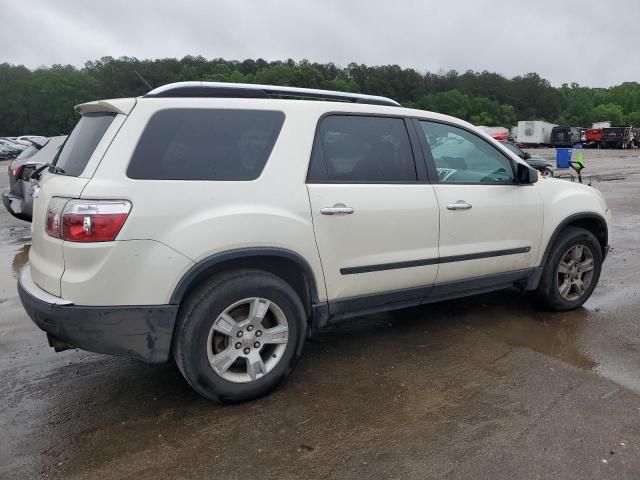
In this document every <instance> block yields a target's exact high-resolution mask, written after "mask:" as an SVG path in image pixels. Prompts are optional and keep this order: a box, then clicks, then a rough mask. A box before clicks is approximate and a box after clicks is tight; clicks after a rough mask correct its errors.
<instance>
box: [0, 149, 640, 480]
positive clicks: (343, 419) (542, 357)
mask: <svg viewBox="0 0 640 480" xmlns="http://www.w3.org/2000/svg"><path fill="white" fill-rule="evenodd" d="M531 153H535V154H537V155H544V156H549V157H550V158H551V157H552V156H553V151H552V150H545V149H539V150H534V151H531ZM585 160H586V164H587V170H586V171H585V173H586V174H587V175H591V176H592V180H593V185H594V186H595V187H597V188H599V189H600V190H602V192H604V194H605V195H606V197H607V199H608V202H609V206H610V208H611V209H612V211H613V214H614V222H615V225H614V230H613V232H612V233H611V244H612V247H613V249H612V252H611V254H610V256H609V257H608V259H607V261H606V262H605V266H604V269H603V273H602V277H601V280H600V284H599V286H598V288H597V289H596V290H595V293H594V295H593V297H592V298H591V299H590V300H589V301H588V302H587V304H586V305H585V308H582V309H580V310H577V311H574V312H568V313H548V312H541V311H537V310H536V309H535V308H534V307H532V306H531V305H530V303H529V302H528V300H527V298H526V297H525V296H523V295H522V294H520V293H518V292H516V291H503V292H498V293H494V294H490V295H483V296H478V297H474V298H469V299H464V300H455V301H450V302H446V303H442V304H438V305H430V306H427V307H423V308H416V309H410V310H405V311H401V312H396V313H392V314H384V315H375V316H370V317H365V318H362V319H359V320H355V321H352V322H349V323H345V324H342V325H340V326H338V327H335V328H333V329H331V330H328V331H324V332H321V333H320V334H319V335H318V336H317V338H315V339H314V340H313V341H309V342H308V343H307V345H306V347H305V352H304V353H303V356H302V361H301V362H300V364H299V366H298V368H297V370H296V371H295V372H294V374H293V376H292V377H291V378H290V379H289V380H288V381H287V382H286V383H285V384H284V385H282V386H281V388H280V389H279V390H277V391H276V392H275V393H274V394H273V395H271V396H270V397H268V398H264V399H261V400H258V401H255V402H251V403H247V404H243V405H237V406H220V405H214V404H210V403H208V402H206V401H205V400H203V399H201V398H200V397H199V396H198V395H197V394H195V393H193V392H192V391H191V389H190V388H189V387H188V386H187V384H186V382H185V381H184V380H183V379H182V378H181V376H180V375H179V373H178V372H177V369H176V368H175V367H174V366H173V365H160V366H151V365H145V364H142V363H139V362H136V361H133V360H129V359H125V358H116V357H108V356H104V355H98V354H92V353H87V352H82V351H66V352H62V353H58V354H56V353H54V352H53V350H51V349H49V348H48V347H47V344H46V339H45V336H44V334H43V333H42V332H40V331H39V330H38V329H37V328H36V327H35V326H34V325H33V324H32V323H31V321H30V320H29V319H28V318H27V316H26V314H25V313H24V311H23V309H22V306H21V305H20V302H19V300H18V298H17V292H16V287H15V282H16V277H17V272H18V270H19V269H20V268H21V267H22V266H23V265H24V264H25V263H26V262H27V260H28V250H29V242H30V230H29V224H26V223H24V222H21V221H19V220H15V219H13V218H12V217H11V216H9V214H8V213H7V212H6V211H5V210H4V209H3V208H1V209H0V210H1V211H0V404H1V405H2V406H3V408H2V409H1V410H0V478H2V479H10V478H20V479H22V478H33V477H48V478H65V479H74V478H105V479H109V478H117V479H123V478H135V479H147V478H149V479H156V478H233V479H235V478H261V479H266V478H279V479H289V478H290V479H294V478H302V477H306V478H314V479H315V478H340V479H348V478H376V479H386V478H398V479H425V478H469V479H480V478H491V479H501V478H504V479H512V478H561V479H587V478H601V477H604V478H612V479H625V478H639V477H640V365H639V363H640V317H639V316H638V307H640V297H639V294H640V275H639V274H638V272H639V271H640V256H639V252H640V243H639V242H638V240H639V239H640V150H630V151H620V150H586V151H585ZM6 164H7V162H0V191H2V190H6V189H7V183H8V180H7V177H6V175H5V172H6Z"/></svg>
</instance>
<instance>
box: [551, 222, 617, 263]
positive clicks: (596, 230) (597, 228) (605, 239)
mask: <svg viewBox="0 0 640 480" xmlns="http://www.w3.org/2000/svg"><path fill="white" fill-rule="evenodd" d="M567 227H580V228H584V229H585V230H588V231H589V232H591V233H593V234H594V235H595V237H596V238H597V239H598V243H600V248H601V249H602V257H603V258H604V257H605V256H606V254H607V245H608V244H609V230H608V228H607V221H606V220H605V219H604V217H603V216H602V215H599V214H597V213H575V214H573V215H570V216H568V217H567V218H565V219H564V220H563V221H562V222H560V224H558V226H557V227H556V229H555V230H554V231H553V233H552V234H551V237H549V241H548V242H547V247H546V249H545V251H544V255H543V257H542V261H541V262H540V267H544V265H545V263H546V262H547V258H548V257H549V253H550V252H551V248H552V247H553V245H554V243H555V242H556V240H558V237H559V236H560V234H561V233H562V232H563V231H564V230H565V229H566V228H567Z"/></svg>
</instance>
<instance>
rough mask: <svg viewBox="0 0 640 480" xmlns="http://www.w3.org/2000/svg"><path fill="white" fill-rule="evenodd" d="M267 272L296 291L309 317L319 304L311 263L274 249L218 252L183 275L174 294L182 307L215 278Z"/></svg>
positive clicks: (293, 254) (172, 300)
mask: <svg viewBox="0 0 640 480" xmlns="http://www.w3.org/2000/svg"><path fill="white" fill-rule="evenodd" d="M246 268H251V269H257V270H264V271H267V272H270V273H273V274H274V275H277V276H278V277H280V278H282V279H283V280H284V281H285V282H287V283H288V284H289V285H291V287H292V288H293V289H294V290H295V291H296V293H297V294H298V295H299V296H300V299H301V300H302V302H303V305H304V307H305V309H306V311H307V314H308V315H311V313H312V307H313V305H314V304H317V303H319V300H318V288H317V283H316V278H315V275H314V273H313V270H312V268H311V266H310V265H309V263H308V262H307V261H306V260H305V259H304V258H303V257H302V256H300V255H299V254H297V253H295V252H293V251H291V250H287V249H283V248H272V247H254V248H240V249H235V250H229V251H225V252H220V253H216V254H214V255H211V256H210V257H207V258H205V259H204V260H202V261H200V262H198V263H197V264H195V265H194V266H193V267H191V268H190V269H189V271H188V272H187V273H186V274H184V275H183V277H182V278H181V279H180V281H179V282H178V285H177V286H176V288H175V289H174V291H173V294H172V295H171V300H170V303H171V304H172V305H179V304H180V303H181V302H182V300H183V299H184V298H186V297H187V296H188V295H189V294H190V293H191V292H192V291H193V290H194V289H195V288H196V287H197V286H198V285H200V284H201V283H202V282H203V281H204V280H206V279H208V278H211V277H212V276H213V275H216V274H218V273H221V272H224V271H230V270H237V269H246Z"/></svg>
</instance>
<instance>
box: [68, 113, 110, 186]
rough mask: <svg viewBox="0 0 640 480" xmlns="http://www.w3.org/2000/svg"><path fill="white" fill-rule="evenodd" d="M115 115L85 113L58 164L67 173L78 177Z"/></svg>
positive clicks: (70, 136)
mask: <svg viewBox="0 0 640 480" xmlns="http://www.w3.org/2000/svg"><path fill="white" fill-rule="evenodd" d="M115 116H116V114H115V113H107V112H99V113H86V114H84V115H83V116H82V118H81V119H80V120H79V121H78V123H77V124H76V126H75V128H74V129H73V131H72V132H71V135H69V137H68V138H67V141H66V142H65V143H64V147H62V150H61V151H60V155H59V156H58V159H57V160H56V166H58V167H60V168H62V169H63V170H64V173H65V175H69V176H72V177H77V176H79V175H80V174H82V172H83V171H84V169H85V167H86V166H87V163H88V162H89V159H90V158H91V155H92V154H93V151H94V150H95V149H96V147H97V146H98V143H100V140H102V137H103V136H104V134H105V132H106V131H107V129H108V128H109V126H110V125H111V122H113V119H114V118H115Z"/></svg>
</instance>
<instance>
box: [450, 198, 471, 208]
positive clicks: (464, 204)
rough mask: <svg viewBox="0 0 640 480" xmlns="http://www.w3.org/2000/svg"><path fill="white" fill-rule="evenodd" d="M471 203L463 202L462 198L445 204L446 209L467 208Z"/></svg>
mask: <svg viewBox="0 0 640 480" xmlns="http://www.w3.org/2000/svg"><path fill="white" fill-rule="evenodd" d="M472 206H473V205H471V204H470V203H467V202H465V201H464V200H458V201H457V202H456V203H450V204H449V205H447V210H469V209H470V208H471V207H472Z"/></svg>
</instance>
